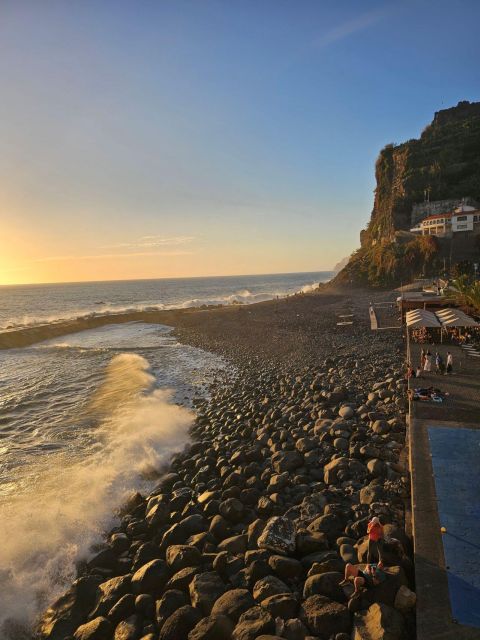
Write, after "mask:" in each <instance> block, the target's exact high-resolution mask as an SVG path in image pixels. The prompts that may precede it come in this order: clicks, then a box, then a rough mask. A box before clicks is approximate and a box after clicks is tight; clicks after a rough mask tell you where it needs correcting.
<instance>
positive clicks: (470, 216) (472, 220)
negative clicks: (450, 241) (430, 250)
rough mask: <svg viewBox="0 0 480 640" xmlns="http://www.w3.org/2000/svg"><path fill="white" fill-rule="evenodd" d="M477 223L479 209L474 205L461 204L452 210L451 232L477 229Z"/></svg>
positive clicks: (479, 217) (479, 213)
mask: <svg viewBox="0 0 480 640" xmlns="http://www.w3.org/2000/svg"><path fill="white" fill-rule="evenodd" d="M479 223H480V211H477V210H476V209H475V207H471V206H470V205H467V204H462V205H461V206H460V207H457V208H456V209H455V211H454V212H453V215H452V232H453V233H457V232H459V231H478V226H479Z"/></svg>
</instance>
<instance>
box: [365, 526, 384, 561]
mask: <svg viewBox="0 0 480 640" xmlns="http://www.w3.org/2000/svg"><path fill="white" fill-rule="evenodd" d="M367 535H368V553H367V563H368V564H371V562H372V554H373V553H376V554H377V560H378V567H379V569H383V553H382V552H383V527H382V523H381V522H380V520H379V519H378V518H377V517H376V516H375V517H374V518H372V519H371V520H370V522H369V523H368V526H367Z"/></svg>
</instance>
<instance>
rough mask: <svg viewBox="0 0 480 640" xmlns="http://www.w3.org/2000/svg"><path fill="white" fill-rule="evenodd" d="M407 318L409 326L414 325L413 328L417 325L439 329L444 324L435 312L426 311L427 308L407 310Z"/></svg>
mask: <svg viewBox="0 0 480 640" xmlns="http://www.w3.org/2000/svg"><path fill="white" fill-rule="evenodd" d="M405 320H406V322H407V327H412V328H413V329H415V328H417V327H427V328H430V329H431V328H435V329H439V328H440V327H441V326H442V325H441V324H440V322H439V320H438V319H437V317H436V316H435V314H434V313H432V312H431V311H426V310H425V309H413V311H407V313H406V315H405Z"/></svg>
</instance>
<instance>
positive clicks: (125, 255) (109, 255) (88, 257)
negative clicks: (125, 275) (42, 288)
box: [35, 251, 193, 262]
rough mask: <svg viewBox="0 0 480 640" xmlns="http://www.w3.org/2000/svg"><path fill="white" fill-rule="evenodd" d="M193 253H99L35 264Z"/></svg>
mask: <svg viewBox="0 0 480 640" xmlns="http://www.w3.org/2000/svg"><path fill="white" fill-rule="evenodd" d="M192 253H193V251H136V252H132V253H98V254H93V255H86V256H47V257H45V258H38V259H37V260H35V262H54V261H66V260H102V259H103V260H104V259H112V258H139V257H141V256H168V257H171V256H190V255H192Z"/></svg>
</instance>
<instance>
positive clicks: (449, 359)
mask: <svg viewBox="0 0 480 640" xmlns="http://www.w3.org/2000/svg"><path fill="white" fill-rule="evenodd" d="M452 371H453V356H452V354H451V353H450V351H447V373H452Z"/></svg>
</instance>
